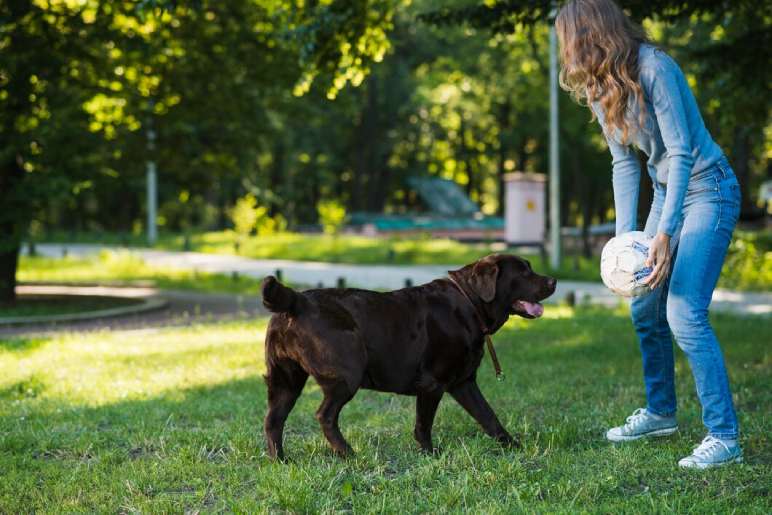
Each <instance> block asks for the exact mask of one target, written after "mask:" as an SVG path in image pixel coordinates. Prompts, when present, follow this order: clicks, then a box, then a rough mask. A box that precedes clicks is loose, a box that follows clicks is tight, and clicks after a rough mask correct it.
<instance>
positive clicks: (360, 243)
mask: <svg viewBox="0 0 772 515" xmlns="http://www.w3.org/2000/svg"><path fill="white" fill-rule="evenodd" d="M46 240H47V241H61V242H83V243H85V242H88V243H103V244H110V245H117V244H124V245H129V246H142V245H144V241H143V239H142V238H139V237H137V236H129V235H120V234H113V233H85V234H80V233H73V234H63V233H54V234H51V235H49V236H47V237H46ZM235 241H236V237H235V235H234V233H233V232H232V231H217V232H202V233H196V234H193V235H191V236H190V239H189V244H190V249H191V250H195V251H199V252H210V253H218V254H234V253H235V247H234V243H235ZM157 246H158V247H159V248H163V249H167V250H182V249H183V248H184V238H183V236H181V235H174V234H162V235H161V237H160V239H159V242H158V245H157ZM502 251H504V252H505V251H507V249H506V246H504V245H502V244H501V243H494V244H486V243H478V244H469V243H461V242H458V241H455V240H450V239H442V238H430V237H428V236H427V237H412V238H366V237H362V236H353V235H340V236H329V235H325V234H300V233H282V234H276V235H272V236H252V237H250V238H247V239H246V240H245V241H244V242H243V244H242V245H241V246H240V248H239V252H240V254H242V255H244V256H247V257H252V258H256V259H289V260H298V261H325V262H329V263H356V264H384V263H388V264H400V265H436V264H441V265H446V264H448V265H460V264H466V263H471V262H473V261H475V260H477V259H479V258H481V257H483V256H485V255H487V254H490V253H491V252H502ZM524 257H527V258H528V259H530V261H531V263H532V265H533V266H534V269H536V270H537V271H539V272H542V273H549V274H551V275H554V276H555V277H557V278H558V279H564V280H580V281H600V276H599V272H598V269H599V258H598V257H593V258H590V259H586V258H584V257H580V256H576V255H573V254H569V255H566V256H564V259H563V264H562V266H561V267H560V269H558V270H551V269H550V268H549V267H548V266H547V264H546V263H543V262H542V260H541V257H540V256H538V255H536V254H535V253H532V254H528V255H525V256H524ZM719 287H722V288H728V289H735V290H746V291H772V231H755V232H751V231H739V230H738V231H737V232H736V233H735V236H734V239H733V242H732V245H731V247H730V248H729V254H728V257H727V260H726V264H725V266H724V270H723V271H722V274H721V280H720V281H719Z"/></svg>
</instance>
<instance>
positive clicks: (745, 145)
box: [730, 124, 756, 219]
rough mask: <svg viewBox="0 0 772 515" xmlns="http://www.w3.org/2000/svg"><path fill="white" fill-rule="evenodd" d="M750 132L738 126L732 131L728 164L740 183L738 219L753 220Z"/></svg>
mask: <svg viewBox="0 0 772 515" xmlns="http://www.w3.org/2000/svg"><path fill="white" fill-rule="evenodd" d="M750 148H751V141H750V131H749V130H748V128H747V127H744V126H743V125H742V124H739V125H738V126H737V127H736V128H735V130H734V145H732V160H731V162H730V164H731V166H732V169H733V170H734V173H735V175H736V176H737V182H739V183H740V193H742V203H741V205H740V218H741V219H746V218H753V212H754V211H755V210H756V206H754V205H753V201H752V199H751V189H750V187H751V184H750V182H751V181H750V178H751V177H750V175H751V174H750V157H751V152H750Z"/></svg>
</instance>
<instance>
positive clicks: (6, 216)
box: [0, 0, 772, 297]
mask: <svg viewBox="0 0 772 515" xmlns="http://www.w3.org/2000/svg"><path fill="white" fill-rule="evenodd" d="M621 3H622V5H623V6H625V7H627V8H629V10H630V12H631V13H632V14H633V15H634V16H635V17H636V18H637V19H641V20H643V21H644V24H645V26H646V27H647V29H648V30H649V32H650V34H651V35H652V37H653V38H654V39H655V41H656V42H657V43H658V44H660V45H662V46H663V47H664V48H665V49H667V50H668V51H670V52H671V53H672V54H673V55H674V56H675V57H676V59H677V60H678V61H679V62H680V63H681V65H682V67H683V68H684V71H685V72H686V74H687V77H688V79H689V82H690V84H691V85H692V87H693V89H694V90H695V92H696V94H697V97H698V101H699V103H700V106H701V107H702V110H703V114H704V116H705V119H706V122H707V124H708V126H709V128H710V130H711V132H712V133H713V134H714V136H715V137H716V139H717V140H718V141H719V143H720V144H721V145H722V147H723V148H724V149H725V150H726V151H727V153H728V154H729V155H730V158H731V161H732V163H733V165H734V167H735V169H736V171H737V173H738V175H739V176H740V179H741V186H742V188H743V193H744V195H743V198H744V204H743V217H744V218H753V217H754V216H758V212H757V211H756V210H757V209H758V208H756V207H755V198H756V186H758V184H759V182H760V181H761V180H763V179H764V178H766V177H767V176H768V173H769V172H768V170H769V154H770V139H769V138H770V134H772V132H771V131H770V130H769V112H770V103H769V102H770V96H769V94H768V85H769V83H770V67H769V66H765V65H764V64H765V63H767V62H769V60H770V48H772V41H770V33H772V31H770V30H769V28H770V22H771V20H772V14H771V13H770V11H771V10H772V7H771V6H770V4H769V2H755V1H746V0H743V1H732V2H728V1H721V2H701V1H689V2H683V1H674V0H672V1H669V0H668V1H666V0H658V1H654V2H650V1H642V0H630V1H623V2H621ZM548 11H549V2H547V1H546V0H539V1H531V0H529V1H525V0H506V1H497V0H485V1H482V2H480V1H473V0H452V1H446V0H442V1H440V0H413V1H410V0H354V1H343V0H320V1H305V0H291V1H290V0H288V1H279V0H218V1H213V0H196V1H194V2H176V1H161V0H121V1H115V2H100V1H98V0H8V1H5V2H3V3H2V4H0V28H2V32H0V50H2V56H3V58H2V60H0V121H1V122H2V123H0V204H2V205H3V206H4V209H3V210H2V212H0V240H2V241H0V296H3V297H7V296H8V295H10V294H11V292H12V290H11V289H9V288H10V287H11V286H12V279H11V278H12V276H13V274H12V272H13V271H14V270H15V266H16V255H17V251H18V248H19V243H20V241H21V240H22V239H24V238H26V237H31V238H36V237H40V235H41V234H43V235H44V234H45V233H46V232H47V231H49V230H52V229H66V230H75V231H83V230H85V231H103V230H112V231H124V232H131V231H133V232H134V233H137V234H139V233H141V231H142V228H143V224H144V209H145V206H144V198H145V197H144V188H145V183H144V180H145V179H144V177H145V162H146V160H147V159H153V160H154V161H156V162H157V164H158V168H159V188H160V199H161V211H160V217H159V222H160V223H161V224H162V230H165V231H172V232H188V231H191V230H194V229H195V230H202V229H223V228H226V227H230V226H231V221H230V220H231V217H232V215H233V207H234V206H236V205H237V202H238V199H242V198H245V195H251V197H248V198H251V199H252V201H253V204H254V205H255V206H257V207H259V208H260V209H262V211H261V213H262V214H261V220H262V221H261V222H258V223H259V225H260V227H273V228H274V229H282V228H284V227H287V228H289V229H296V228H304V227H308V226H309V225H311V226H314V227H317V226H324V227H327V228H330V227H332V228H333V229H334V227H335V226H334V225H330V223H329V221H330V220H335V219H336V216H337V217H338V218H337V219H339V218H340V217H339V215H340V212H341V211H340V209H341V208H342V209H343V210H344V212H348V213H351V212H355V211H380V210H385V211H386V212H400V211H404V210H414V209H417V208H419V207H420V206H418V205H417V199H416V198H415V196H414V194H413V193H412V192H410V191H409V190H408V189H407V188H406V185H405V178H406V177H408V176H411V175H432V176H439V177H444V178H448V179H452V180H455V181H457V182H458V183H459V184H461V185H462V186H463V187H464V188H465V189H466V191H467V192H468V193H469V195H470V196H471V197H472V199H474V200H476V201H478V202H479V203H480V205H481V206H482V210H483V211H484V212H486V213H489V214H492V213H500V212H501V210H502V202H501V195H502V191H503V189H502V188H501V180H502V177H503V174H504V173H506V172H509V171H514V170H524V171H534V172H544V171H545V170H546V168H547V166H546V164H547V163H546V158H547V137H546V136H547V118H548V117H547V107H548V106H547V101H548V94H547V62H548V59H547V27H548V25H547V13H548ZM560 116H561V128H560V131H561V138H562V146H561V153H562V155H561V160H562V163H563V166H562V176H563V181H562V192H561V193H562V197H561V202H562V204H563V206H562V207H563V209H562V213H563V220H562V223H563V224H564V225H580V226H586V225H588V224H590V223H601V222H605V221H608V220H610V219H612V218H613V216H614V214H613V209H612V207H613V206H612V200H611V190H610V180H609V175H610V158H609V156H608V152H607V150H606V149H605V146H604V142H603V138H602V137H601V134H600V131H599V129H598V128H597V127H596V126H595V125H594V124H591V123H590V115H589V112H588V111H587V110H586V109H585V108H582V107H581V106H578V105H575V104H574V103H572V102H571V101H570V100H569V98H568V97H567V96H566V95H565V94H563V93H561V97H560ZM151 131H152V132H153V133H154V134H155V137H156V141H155V146H154V147H153V148H148V143H147V140H148V135H149V133H150V132H151ZM647 181H648V178H647V177H645V174H644V177H642V182H643V186H644V187H643V188H642V192H643V196H644V199H643V201H642V202H641V203H640V206H641V209H642V210H645V209H646V206H647V202H646V197H647V196H648V194H649V192H650V187H649V185H647ZM325 213H326V216H327V219H325ZM336 213H337V214H336ZM330 216H332V218H329V217H330Z"/></svg>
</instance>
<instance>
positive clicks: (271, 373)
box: [265, 359, 308, 460]
mask: <svg viewBox="0 0 772 515" xmlns="http://www.w3.org/2000/svg"><path fill="white" fill-rule="evenodd" d="M306 379H308V373H306V371H305V370H303V369H302V368H301V367H300V365H298V364H297V363H295V362H294V361H292V360H289V359H283V360H278V361H275V362H272V363H269V365H268V373H267V374H266V375H265V384H266V385H267V386H268V413H267V414H266V415H265V440H266V443H267V446H268V456H270V457H271V458H279V459H280V460H281V459H284V447H283V445H282V435H283V433H284V422H285V421H286V420H287V416H288V415H289V413H290V411H292V407H293V406H295V401H296V400H297V399H298V397H299V396H300V392H302V391H303V386H304V385H305V384H306Z"/></svg>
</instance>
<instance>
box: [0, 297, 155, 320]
mask: <svg viewBox="0 0 772 515" xmlns="http://www.w3.org/2000/svg"><path fill="white" fill-rule="evenodd" d="M140 302H141V301H140V300H137V299H125V298H121V297H89V296H85V295H79V296H67V297H57V296H53V295H46V296H38V295H23V296H20V297H19V298H18V299H17V300H16V302H15V303H14V304H12V305H10V306H9V305H3V306H2V308H0V321H2V319H3V318H5V317H27V316H44V315H67V314H71V313H81V312H84V311H99V310H103V309H112V308H119V307H125V306H131V305H133V304H139V303H140Z"/></svg>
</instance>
